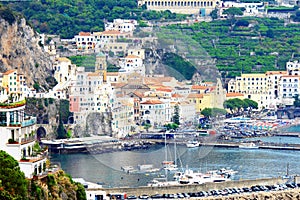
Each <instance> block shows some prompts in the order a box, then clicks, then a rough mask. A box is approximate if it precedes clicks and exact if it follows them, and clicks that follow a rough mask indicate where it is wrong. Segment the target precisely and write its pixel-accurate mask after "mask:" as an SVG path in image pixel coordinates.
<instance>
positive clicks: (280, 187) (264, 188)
mask: <svg viewBox="0 0 300 200" xmlns="http://www.w3.org/2000/svg"><path fill="white" fill-rule="evenodd" d="M296 188H299V189H300V184H295V183H286V184H275V185H254V186H251V187H242V188H238V187H234V188H225V189H222V190H209V191H198V192H189V193H175V194H155V195H151V196H148V195H147V194H144V195H140V196H134V195H130V196H127V198H126V199H201V198H203V199H204V198H209V197H210V199H211V198H214V197H230V196H231V195H232V196H233V195H235V196H243V195H249V194H254V193H259V192H273V191H288V190H292V189H296Z"/></svg>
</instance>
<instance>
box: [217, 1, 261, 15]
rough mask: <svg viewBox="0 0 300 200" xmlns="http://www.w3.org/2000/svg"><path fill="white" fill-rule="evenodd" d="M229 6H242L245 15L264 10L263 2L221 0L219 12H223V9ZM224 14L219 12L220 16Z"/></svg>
mask: <svg viewBox="0 0 300 200" xmlns="http://www.w3.org/2000/svg"><path fill="white" fill-rule="evenodd" d="M230 7H236V8H244V9H245V10H244V15H245V16H255V15H257V14H259V13H263V12H264V10H265V5H264V2H249V3H245V2H235V1H223V2H222V4H221V6H220V10H221V13H223V11H224V10H226V9H228V8H230ZM222 16H224V15H223V14H221V18H222Z"/></svg>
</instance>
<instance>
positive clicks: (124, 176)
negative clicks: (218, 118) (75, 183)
mask: <svg viewBox="0 0 300 200" xmlns="http://www.w3.org/2000/svg"><path fill="white" fill-rule="evenodd" d="M298 128H300V127H298ZM280 138H281V139H280ZM259 139H263V140H270V141H271V142H284V143H287V142H289V143H300V139H299V138H291V137H290V138H287V137H270V138H259ZM166 149H167V151H166ZM166 152H167V153H166ZM174 152H175V148H174V146H172V145H170V146H168V147H167V148H164V146H163V145H159V146H155V147H153V148H151V149H148V150H147V151H123V152H114V153H106V154H98V155H89V154H69V155H53V156H52V158H51V161H52V162H59V163H60V164H61V167H62V169H63V170H65V171H66V172H67V173H69V174H71V175H72V177H82V178H84V179H85V180H87V181H91V182H101V183H105V185H103V186H104V187H121V186H131V187H135V186H141V185H146V184H147V182H149V181H151V180H152V179H153V178H155V177H159V176H160V173H158V172H157V173H147V174H146V173H139V174H128V173H125V172H123V171H122V170H121V167H122V166H128V165H131V166H137V165H139V164H152V165H153V166H154V167H158V168H159V167H161V162H162V161H163V160H165V156H166V155H167V157H168V160H172V159H174V158H175V153H174ZM176 152H177V153H176V158H177V164H178V165H179V166H182V167H183V168H186V167H188V168H192V169H194V170H197V171H202V172H205V171H207V170H213V169H219V168H222V167H228V168H231V169H234V170H237V171H238V174H236V175H235V177H234V179H254V178H263V177H277V176H282V175H285V174H286V168H287V164H288V163H289V173H290V174H300V162H299V160H300V153H299V151H279V150H263V149H253V150H251V149H250V150H246V149H243V150H241V149H235V148H209V147H206V148H205V147H199V148H194V149H187V148H186V147H185V146H182V145H177V147H176ZM161 174H164V172H161ZM168 176H169V177H171V175H168Z"/></svg>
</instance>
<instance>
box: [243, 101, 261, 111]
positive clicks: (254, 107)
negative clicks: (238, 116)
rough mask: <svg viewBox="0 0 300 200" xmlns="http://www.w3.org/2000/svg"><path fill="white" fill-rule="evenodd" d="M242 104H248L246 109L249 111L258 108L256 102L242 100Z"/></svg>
mask: <svg viewBox="0 0 300 200" xmlns="http://www.w3.org/2000/svg"><path fill="white" fill-rule="evenodd" d="M243 101H244V102H246V103H247V104H248V107H249V108H251V109H257V108H258V103H257V102H256V101H253V100H251V99H244V100H243Z"/></svg>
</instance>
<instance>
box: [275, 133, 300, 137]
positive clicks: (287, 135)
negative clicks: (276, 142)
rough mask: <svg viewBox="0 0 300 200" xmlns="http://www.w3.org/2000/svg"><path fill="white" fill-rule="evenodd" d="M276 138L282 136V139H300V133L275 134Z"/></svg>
mask: <svg viewBox="0 0 300 200" xmlns="http://www.w3.org/2000/svg"><path fill="white" fill-rule="evenodd" d="M273 135H274V136H281V137H300V133H296V132H290V133H288V132H286V133H285V132H282V133H274V134H273Z"/></svg>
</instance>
